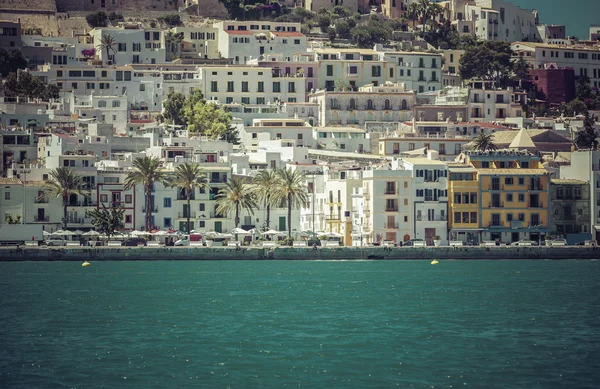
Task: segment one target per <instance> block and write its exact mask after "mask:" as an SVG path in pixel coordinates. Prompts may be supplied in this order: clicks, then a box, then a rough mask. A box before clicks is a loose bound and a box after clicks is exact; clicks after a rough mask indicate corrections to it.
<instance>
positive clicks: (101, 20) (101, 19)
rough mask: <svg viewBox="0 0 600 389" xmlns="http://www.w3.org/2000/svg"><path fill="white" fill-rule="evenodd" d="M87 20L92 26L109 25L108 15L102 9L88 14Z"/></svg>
mask: <svg viewBox="0 0 600 389" xmlns="http://www.w3.org/2000/svg"><path fill="white" fill-rule="evenodd" d="M85 20H86V21H87V22H88V24H89V25H90V27H92V28H96V27H106V26H108V17H107V16H106V14H105V13H104V12H102V11H98V12H92V13H89V14H87V15H86V17H85Z"/></svg>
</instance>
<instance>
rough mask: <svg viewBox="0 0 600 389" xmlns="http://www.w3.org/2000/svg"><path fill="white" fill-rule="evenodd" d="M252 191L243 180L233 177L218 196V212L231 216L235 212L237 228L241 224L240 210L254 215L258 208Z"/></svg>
mask: <svg viewBox="0 0 600 389" xmlns="http://www.w3.org/2000/svg"><path fill="white" fill-rule="evenodd" d="M250 189H251V187H250V186H249V185H248V184H246V183H245V182H244V180H243V179H242V178H240V177H233V178H232V179H231V180H229V181H228V182H227V184H226V187H225V188H223V189H221V190H219V193H218V194H217V209H216V212H217V213H220V214H223V213H225V214H229V213H231V212H232V211H233V212H234V219H233V220H234V224H235V227H236V228H237V227H238V225H239V224H240V209H242V210H245V211H247V212H248V213H249V214H251V215H254V209H255V208H257V206H256V201H255V200H254V196H253V195H252V191H251V190H250Z"/></svg>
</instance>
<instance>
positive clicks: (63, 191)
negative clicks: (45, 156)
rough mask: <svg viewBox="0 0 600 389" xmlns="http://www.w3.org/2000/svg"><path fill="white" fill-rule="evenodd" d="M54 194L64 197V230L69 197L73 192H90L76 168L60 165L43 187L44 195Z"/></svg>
mask: <svg viewBox="0 0 600 389" xmlns="http://www.w3.org/2000/svg"><path fill="white" fill-rule="evenodd" d="M48 194H53V195H54V196H56V197H60V198H62V203H63V230H66V229H67V206H68V205H69V197H70V196H71V195H73V194H76V195H81V196H87V195H89V192H88V191H87V189H86V188H85V183H84V182H83V180H82V179H81V176H79V175H78V174H77V173H76V172H75V170H73V169H71V168H70V167H59V168H56V169H53V170H52V171H50V180H49V181H46V183H45V184H44V186H43V187H42V197H45V196H46V195H48Z"/></svg>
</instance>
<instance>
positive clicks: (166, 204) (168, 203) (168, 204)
mask: <svg viewBox="0 0 600 389" xmlns="http://www.w3.org/2000/svg"><path fill="white" fill-rule="evenodd" d="M163 207H164V208H171V198H170V197H165V198H164V199H163Z"/></svg>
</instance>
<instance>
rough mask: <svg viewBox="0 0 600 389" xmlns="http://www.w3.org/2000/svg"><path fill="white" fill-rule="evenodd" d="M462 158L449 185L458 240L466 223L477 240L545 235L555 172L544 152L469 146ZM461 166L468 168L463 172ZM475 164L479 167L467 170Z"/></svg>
mask: <svg viewBox="0 0 600 389" xmlns="http://www.w3.org/2000/svg"><path fill="white" fill-rule="evenodd" d="M461 157H462V158H463V164H462V165H456V166H454V167H451V168H450V188H449V192H450V193H449V201H450V211H451V212H452V213H451V223H452V224H451V227H450V228H451V233H453V232H457V234H456V238H457V239H459V238H460V236H459V234H458V232H460V229H467V228H470V229H471V233H472V238H473V243H477V241H479V242H481V241H498V242H502V243H511V242H517V241H519V240H532V241H539V240H541V239H543V238H544V235H545V234H546V233H547V232H548V217H549V212H548V208H549V203H548V199H549V193H550V188H549V187H550V185H549V184H550V173H549V172H548V171H546V170H545V169H544V168H543V166H542V164H541V162H540V159H539V157H537V156H535V155H533V154H531V153H529V152H527V151H517V150H499V151H488V152H479V151H468V152H465V153H464V154H463V155H462V156H461ZM461 169H466V170H465V173H459V172H460V171H461ZM470 169H473V170H475V172H472V173H470V174H469V173H467V172H468V171H469V170H470ZM453 173H454V176H453ZM458 174H460V176H459V175H458ZM453 178H455V179H454V180H453ZM467 214H468V215H467ZM467 216H468V219H467ZM475 218H476V219H477V224H475ZM464 236H466V235H464ZM476 238H477V239H476ZM476 240H477V241H476Z"/></svg>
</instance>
